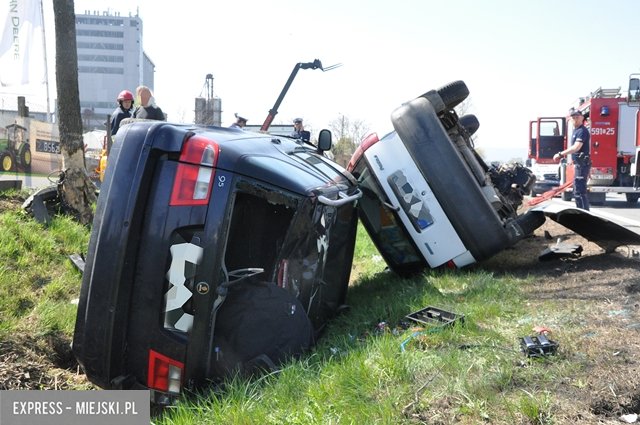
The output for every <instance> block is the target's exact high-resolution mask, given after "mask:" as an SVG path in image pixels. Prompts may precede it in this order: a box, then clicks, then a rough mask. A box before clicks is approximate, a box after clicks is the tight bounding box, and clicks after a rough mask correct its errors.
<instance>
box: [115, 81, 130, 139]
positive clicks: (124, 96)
mask: <svg viewBox="0 0 640 425" xmlns="http://www.w3.org/2000/svg"><path fill="white" fill-rule="evenodd" d="M131 109H133V94H132V93H131V92H130V91H128V90H122V91H121V92H120V94H119V95H118V107H117V108H116V110H115V111H113V114H111V135H112V136H115V135H116V133H117V132H118V130H119V129H120V121H122V120H123V119H125V118H130V117H131Z"/></svg>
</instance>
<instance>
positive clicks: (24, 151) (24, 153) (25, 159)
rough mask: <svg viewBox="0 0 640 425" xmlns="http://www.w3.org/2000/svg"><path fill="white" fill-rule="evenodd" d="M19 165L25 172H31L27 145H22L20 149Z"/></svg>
mask: <svg viewBox="0 0 640 425" xmlns="http://www.w3.org/2000/svg"><path fill="white" fill-rule="evenodd" d="M20 163H21V164H22V168H24V170H25V171H27V172H30V171H31V147H30V146H29V144H28V143H25V144H24V145H22V148H21V149H20Z"/></svg>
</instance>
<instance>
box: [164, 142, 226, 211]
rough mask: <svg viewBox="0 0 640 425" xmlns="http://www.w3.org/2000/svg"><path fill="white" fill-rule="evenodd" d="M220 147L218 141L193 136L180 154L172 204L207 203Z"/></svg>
mask: <svg viewBox="0 0 640 425" xmlns="http://www.w3.org/2000/svg"><path fill="white" fill-rule="evenodd" d="M219 151H220V148H219V146H218V144H217V143H216V142H214V141H213V140H209V139H207V138H205V137H202V136H192V137H190V138H189V139H188V140H187V141H186V142H185V143H184V147H183V148H182V153H181V154H180V163H179V164H178V170H177V172H176V177H175V180H174V181H173V190H172V192H171V202H170V205H171V206H178V205H207V204H208V203H209V196H210V195H211V186H212V184H211V182H212V181H213V176H214V175H215V172H214V169H213V167H215V166H216V162H217V161H218V153H219Z"/></svg>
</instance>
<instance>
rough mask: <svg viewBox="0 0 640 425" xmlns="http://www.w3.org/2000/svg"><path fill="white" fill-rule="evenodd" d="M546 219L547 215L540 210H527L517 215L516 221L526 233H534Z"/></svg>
mask: <svg viewBox="0 0 640 425" xmlns="http://www.w3.org/2000/svg"><path fill="white" fill-rule="evenodd" d="M545 221H546V217H545V215H544V214H543V213H541V212H540V211H527V212H526V213H525V214H522V215H520V216H518V217H516V223H518V226H520V228H521V229H522V232H523V233H524V234H525V235H530V234H532V233H533V232H534V230H536V229H537V228H538V227H540V226H542V225H543V224H544V222H545Z"/></svg>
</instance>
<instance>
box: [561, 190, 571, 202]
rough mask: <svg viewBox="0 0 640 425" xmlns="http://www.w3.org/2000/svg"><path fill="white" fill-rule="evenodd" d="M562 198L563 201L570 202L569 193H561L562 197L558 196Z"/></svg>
mask: <svg viewBox="0 0 640 425" xmlns="http://www.w3.org/2000/svg"><path fill="white" fill-rule="evenodd" d="M560 197H561V198H562V200H563V201H567V202H568V201H570V200H571V192H562V195H561V196H560Z"/></svg>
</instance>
